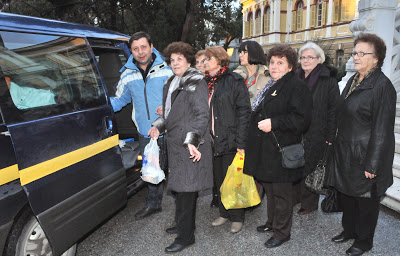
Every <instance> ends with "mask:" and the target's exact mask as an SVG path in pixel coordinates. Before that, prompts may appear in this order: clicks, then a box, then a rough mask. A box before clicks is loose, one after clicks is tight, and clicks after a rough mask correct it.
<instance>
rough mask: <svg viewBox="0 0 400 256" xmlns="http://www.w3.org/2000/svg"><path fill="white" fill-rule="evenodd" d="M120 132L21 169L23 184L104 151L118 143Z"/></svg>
mask: <svg viewBox="0 0 400 256" xmlns="http://www.w3.org/2000/svg"><path fill="white" fill-rule="evenodd" d="M118 142H119V139H118V134H117V135H114V136H112V137H110V138H107V139H104V140H102V141H99V142H96V143H94V144H92V145H89V146H86V147H83V148H80V149H77V150H75V151H72V152H69V153H67V154H64V155H61V156H58V157H56V158H53V159H50V160H48V161H45V162H42V163H40V164H37V165H34V166H31V167H28V168H25V169H23V170H20V171H19V175H20V179H21V185H26V184H28V183H31V182H32V181H35V180H38V179H40V178H43V177H45V176H47V175H49V174H52V173H55V172H57V171H59V170H61V169H64V168H66V167H68V166H71V165H73V164H76V163H78V162H80V161H83V160H85V159H87V158H90V157H92V156H94V155H97V154H99V153H101V152H104V151H106V150H108V149H110V148H112V147H115V146H116V145H118Z"/></svg>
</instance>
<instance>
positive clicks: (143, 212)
mask: <svg viewBox="0 0 400 256" xmlns="http://www.w3.org/2000/svg"><path fill="white" fill-rule="evenodd" d="M161 210H162V209H161V207H160V208H150V207H146V206H145V207H144V208H143V209H142V210H140V211H138V212H137V213H136V214H135V219H136V220H140V219H144V218H146V217H149V216H150V215H152V214H154V213H158V212H161Z"/></svg>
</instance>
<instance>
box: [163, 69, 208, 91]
mask: <svg viewBox="0 0 400 256" xmlns="http://www.w3.org/2000/svg"><path fill="white" fill-rule="evenodd" d="M175 77H176V75H173V76H171V77H170V78H169V79H168V82H167V83H168V85H169V84H171V82H172V80H173V79H174V78H175ZM203 79H204V74H203V73H201V71H200V70H197V69H195V68H192V67H189V68H188V69H187V70H186V71H185V73H183V75H182V77H181V79H180V80H179V86H178V88H177V90H184V91H194V90H195V89H196V86H197V85H198V84H199V82H200V81H201V80H203Z"/></svg>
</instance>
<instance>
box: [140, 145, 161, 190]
mask: <svg viewBox="0 0 400 256" xmlns="http://www.w3.org/2000/svg"><path fill="white" fill-rule="evenodd" d="M141 173H142V176H141V178H142V180H144V181H146V182H149V183H152V184H158V183H160V182H161V181H163V180H164V179H165V174H164V172H163V170H161V168H160V160H159V148H158V145H157V139H150V142H149V143H148V144H147V145H146V147H145V148H144V156H143V165H142V170H141Z"/></svg>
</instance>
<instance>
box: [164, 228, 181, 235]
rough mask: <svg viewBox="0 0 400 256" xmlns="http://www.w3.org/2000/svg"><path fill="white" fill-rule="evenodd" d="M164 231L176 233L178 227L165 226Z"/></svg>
mask: <svg viewBox="0 0 400 256" xmlns="http://www.w3.org/2000/svg"><path fill="white" fill-rule="evenodd" d="M165 232H167V233H168V234H176V233H178V228H177V227H176V226H174V227H170V228H167V229H166V230H165Z"/></svg>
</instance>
